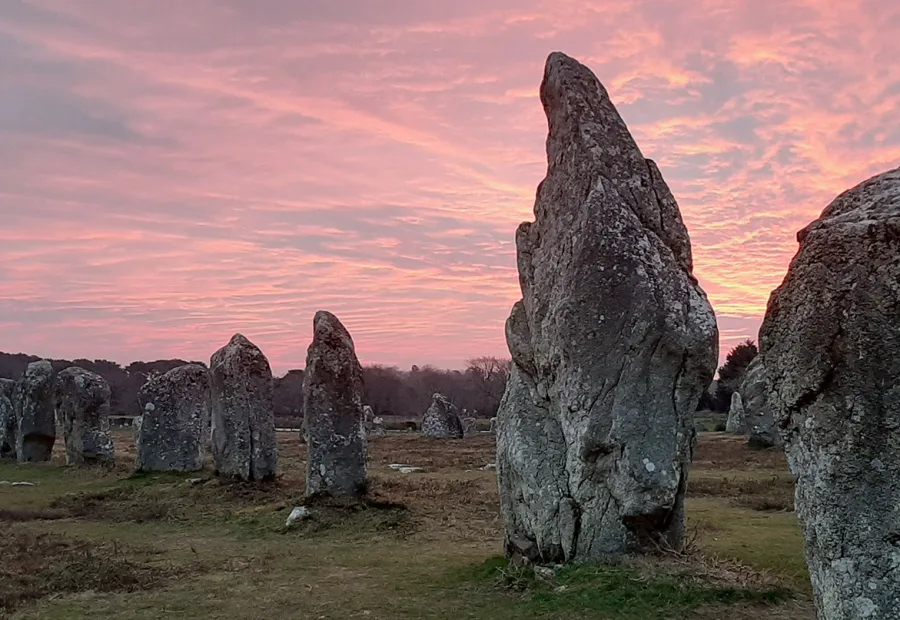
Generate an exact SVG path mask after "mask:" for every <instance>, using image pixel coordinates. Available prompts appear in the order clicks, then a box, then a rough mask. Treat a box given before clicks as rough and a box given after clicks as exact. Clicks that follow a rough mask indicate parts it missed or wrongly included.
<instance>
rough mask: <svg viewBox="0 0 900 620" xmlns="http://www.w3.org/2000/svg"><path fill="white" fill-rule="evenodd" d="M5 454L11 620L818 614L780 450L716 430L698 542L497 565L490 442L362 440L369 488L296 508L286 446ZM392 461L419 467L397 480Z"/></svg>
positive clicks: (2, 510) (6, 585)
mask: <svg viewBox="0 0 900 620" xmlns="http://www.w3.org/2000/svg"><path fill="white" fill-rule="evenodd" d="M116 443H117V448H118V451H119V452H118V454H119V464H118V466H117V468H116V469H114V470H112V471H100V470H90V469H87V470H76V469H71V468H66V467H64V466H61V462H62V461H61V455H59V454H58V455H57V456H56V457H55V459H54V462H53V463H51V464H46V465H27V466H20V465H16V464H2V465H0V481H5V482H17V481H28V482H32V483H34V486H12V485H10V484H0V521H3V522H4V523H3V526H2V527H3V528H4V530H5V533H4V535H3V536H0V617H12V618H82V617H91V618H94V619H99V618H110V619H112V618H115V619H125V620H128V619H136V618H147V619H150V618H153V619H156V618H163V617H165V618H196V617H204V618H228V619H229V620H234V619H239V618H267V619H274V618H316V619H318V618H325V619H330V618H370V619H392V618H400V619H403V618H409V619H413V618H434V619H438V618H447V619H449V618H454V619H455V618H474V619H489V618H491V619H495V618H496V619H501V620H502V619H505V618H509V619H512V618H516V619H527V618H572V617H577V618H604V619H605V618H608V619H615V620H638V619H642V620H643V619H646V620H651V619H652V620H663V619H678V618H700V619H704V618H709V619H712V618H716V619H718V618H720V617H722V615H723V614H728V617H729V620H741V619H745V618H753V619H756V618H759V617H764V618H776V619H777V618H792V619H798V620H811V619H813V618H814V613H813V610H812V606H811V604H810V602H809V586H808V582H807V575H806V572H805V571H806V569H805V564H804V561H803V555H802V541H801V538H800V533H799V529H798V527H797V524H796V520H795V518H794V514H793V512H791V506H792V501H791V496H792V487H791V481H790V477H789V476H788V474H787V471H786V466H785V463H784V459H783V457H782V456H781V455H780V454H779V453H777V452H751V451H749V450H747V449H746V448H745V447H744V445H743V442H742V441H741V440H740V439H739V438H734V437H729V436H726V435H724V434H719V433H705V434H702V435H701V438H700V440H699V442H698V445H697V450H696V453H695V457H696V458H695V466H694V469H693V471H692V474H691V483H690V485H689V491H688V493H689V496H690V498H689V501H688V514H689V527H690V531H691V544H690V546H689V550H688V553H686V554H681V555H675V554H661V555H660V556H659V557H653V558H642V559H633V560H628V561H626V562H624V563H623V564H622V565H620V566H615V567H601V566H578V567H567V568H563V569H560V570H558V571H556V573H555V574H553V573H546V571H538V573H537V574H536V572H535V571H534V569H533V568H532V567H510V566H509V565H508V564H507V563H506V562H505V561H504V560H503V559H502V557H501V556H502V539H503V533H502V531H503V528H502V524H501V522H500V519H499V514H498V507H497V489H496V477H495V472H494V471H492V470H482V469H481V468H482V467H483V466H485V465H486V464H488V463H491V462H493V461H494V439H493V437H492V436H490V435H487V434H482V435H478V436H475V437H471V438H468V439H465V440H460V441H450V442H447V441H439V440H429V439H425V438H422V437H419V436H418V435H415V434H403V433H399V434H392V435H389V436H387V437H384V438H379V439H375V440H373V441H372V442H371V444H370V455H369V457H370V462H369V467H370V476H371V480H372V494H371V495H372V499H371V501H369V502H368V503H367V504H365V505H353V504H347V503H342V502H330V503H328V504H321V505H316V506H313V507H312V511H313V515H314V516H313V518H311V519H310V520H307V521H303V522H301V523H300V524H299V526H298V527H295V528H292V529H287V528H285V526H284V523H285V519H286V518H287V515H288V514H289V513H290V510H291V508H292V507H294V506H296V505H298V504H300V503H302V501H303V478H304V465H305V463H304V458H305V447H304V446H303V445H302V444H301V443H300V442H299V441H298V440H297V438H296V436H293V435H292V434H282V435H281V436H280V437H279V450H280V459H281V464H280V469H281V471H282V473H281V475H280V477H279V479H278V480H277V481H276V482H274V483H272V484H269V485H264V486H254V485H245V484H225V483H220V482H219V481H218V480H216V479H215V478H213V477H212V476H211V474H210V472H200V473H194V474H188V475H139V476H133V475H131V465H132V463H133V461H134V458H133V457H134V454H133V451H134V447H133V444H132V442H131V439H130V433H128V432H125V431H122V432H117V433H116ZM391 464H408V465H415V466H420V467H423V468H424V471H423V472H417V473H409V474H403V473H400V472H398V471H395V470H394V469H391V468H390V467H389V465H391Z"/></svg>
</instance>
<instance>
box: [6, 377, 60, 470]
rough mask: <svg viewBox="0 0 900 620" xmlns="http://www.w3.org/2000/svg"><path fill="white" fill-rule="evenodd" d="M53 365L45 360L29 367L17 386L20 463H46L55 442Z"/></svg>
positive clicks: (18, 453)
mask: <svg viewBox="0 0 900 620" xmlns="http://www.w3.org/2000/svg"><path fill="white" fill-rule="evenodd" d="M53 381H54V378H53V366H52V365H51V364H50V362H49V361H47V360H41V361H39V362H32V363H30V364H28V368H27V370H26V371H25V376H24V377H22V380H21V381H19V384H18V386H17V387H16V395H15V402H14V403H13V406H14V407H15V409H16V455H17V457H18V460H19V462H20V463H27V462H30V461H49V460H50V456H51V454H52V452H53V444H54V443H55V442H56V411H55V406H54V405H55V403H54V393H53Z"/></svg>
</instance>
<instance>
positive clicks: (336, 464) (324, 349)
mask: <svg viewBox="0 0 900 620" xmlns="http://www.w3.org/2000/svg"><path fill="white" fill-rule="evenodd" d="M362 396H363V376H362V367H361V366H360V364H359V360H358V359H357V358H356V350H355V348H354V346H353V339H352V338H351V337H350V334H349V332H347V330H346V329H345V328H344V326H343V325H342V324H341V322H340V321H339V320H338V319H337V317H336V316H334V315H333V314H331V313H330V312H324V311H319V312H317V313H316V316H315V318H314V319H313V341H312V344H310V345H309V350H308V352H307V355H306V370H305V372H304V375H303V411H304V412H305V416H306V438H307V442H308V444H309V445H308V457H307V461H306V495H307V496H312V495H330V496H349V497H359V496H361V495H363V494H365V492H366V430H365V425H364V413H363V404H362Z"/></svg>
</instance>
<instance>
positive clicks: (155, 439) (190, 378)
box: [136, 364, 209, 471]
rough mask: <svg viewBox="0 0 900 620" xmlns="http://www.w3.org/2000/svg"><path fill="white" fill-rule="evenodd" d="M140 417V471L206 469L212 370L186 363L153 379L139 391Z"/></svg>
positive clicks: (138, 468)
mask: <svg viewBox="0 0 900 620" xmlns="http://www.w3.org/2000/svg"><path fill="white" fill-rule="evenodd" d="M138 403H139V404H140V406H141V410H142V411H143V415H142V416H141V418H140V420H139V423H138V427H137V430H136V434H137V441H136V443H137V446H136V448H137V463H136V468H137V471H197V470H200V469H203V427H204V420H208V419H209V373H208V372H207V370H206V368H205V367H203V366H201V365H200V364H185V365H183V366H178V367H177V368H173V369H172V370H170V371H169V372H167V373H165V374H164V375H160V376H159V377H155V378H154V379H151V380H150V381H148V382H147V383H145V384H144V386H143V387H142V388H141V389H140V391H139V392H138Z"/></svg>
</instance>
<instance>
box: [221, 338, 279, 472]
mask: <svg viewBox="0 0 900 620" xmlns="http://www.w3.org/2000/svg"><path fill="white" fill-rule="evenodd" d="M209 375H210V412H211V416H212V453H213V459H214V460H215V464H216V471H217V472H218V474H219V475H220V476H223V477H226V478H232V479H235V480H245V481H261V480H270V479H272V478H274V477H275V470H276V468H277V466H278V448H277V446H276V440H275V404H274V401H273V398H274V393H273V383H272V369H271V367H270V366H269V360H268V359H266V356H265V355H264V354H263V352H262V351H261V350H260V349H259V347H257V346H256V345H255V344H253V343H252V342H250V341H249V340H247V338H245V337H244V336H242V335H241V334H235V335H234V336H233V337H232V338H231V341H230V342H229V343H228V344H227V345H225V346H224V347H222V348H221V349H219V350H218V351H216V352H215V353H213V355H212V358H211V359H210V363H209Z"/></svg>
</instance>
